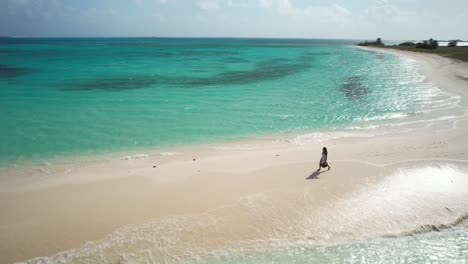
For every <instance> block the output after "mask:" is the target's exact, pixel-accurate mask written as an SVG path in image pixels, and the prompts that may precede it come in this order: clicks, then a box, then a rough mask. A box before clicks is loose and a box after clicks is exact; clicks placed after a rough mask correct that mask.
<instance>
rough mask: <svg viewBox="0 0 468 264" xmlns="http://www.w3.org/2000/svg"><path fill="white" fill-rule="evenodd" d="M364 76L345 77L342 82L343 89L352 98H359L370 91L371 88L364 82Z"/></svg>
mask: <svg viewBox="0 0 468 264" xmlns="http://www.w3.org/2000/svg"><path fill="white" fill-rule="evenodd" d="M363 81H364V78H363V77H362V76H352V77H348V78H345V79H344V80H343V83H342V84H341V91H342V92H343V93H344V94H345V95H346V97H347V98H350V99H359V98H362V97H365V96H366V95H367V94H368V93H369V88H367V86H366V85H365V84H364V83H363Z"/></svg>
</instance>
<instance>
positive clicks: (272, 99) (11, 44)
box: [0, 38, 446, 162]
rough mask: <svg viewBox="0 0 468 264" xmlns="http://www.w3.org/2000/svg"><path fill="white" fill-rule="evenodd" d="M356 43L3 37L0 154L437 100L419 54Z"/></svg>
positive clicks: (173, 138)
mask: <svg viewBox="0 0 468 264" xmlns="http://www.w3.org/2000/svg"><path fill="white" fill-rule="evenodd" d="M350 43H351V42H349V41H336V40H335V41H332V40H330V41H327V40H287V39H284V40H277V39H263V40H259V39H158V38H147V39H124V38H122V39H119V38H114V39H9V38H6V39H0V61H1V65H0V105H1V107H0V123H1V124H2V129H1V130H0V161H2V162H5V161H8V162H12V161H20V160H28V159H33V158H39V157H46V158H47V157H55V156H63V155H83V154H84V155H87V154H94V153H105V152H109V151H121V150H132V149H138V148H145V147H161V146H173V145H178V144H190V143H203V142H210V141H214V140H230V139H240V138H245V137H251V136H258V135H264V134H272V133H281V132H291V131H305V130H314V129H319V128H329V127H346V126H349V125H351V124H353V122H362V121H366V122H372V121H373V120H374V121H375V120H386V119H387V118H390V119H392V118H395V117H401V116H406V115H411V114H413V113H415V112H417V111H418V110H420V109H423V108H425V107H426V106H427V104H428V103H430V102H431V100H433V98H434V97H437V96H439V94H438V91H437V89H434V88H433V87H431V85H430V84H428V83H425V82H424V78H423V77H422V76H421V75H419V73H418V72H417V70H416V67H415V62H414V61H411V60H407V59H403V58H400V57H397V56H394V55H387V54H379V53H371V52H366V51H362V50H359V49H356V48H355V47H352V46H348V45H347V44H350ZM422 88H424V89H422ZM444 100H445V99H443V102H446V101H444Z"/></svg>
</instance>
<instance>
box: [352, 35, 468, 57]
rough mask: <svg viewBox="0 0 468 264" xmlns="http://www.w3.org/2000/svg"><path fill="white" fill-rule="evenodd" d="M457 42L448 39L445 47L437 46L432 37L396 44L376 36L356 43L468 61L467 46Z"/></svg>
mask: <svg viewBox="0 0 468 264" xmlns="http://www.w3.org/2000/svg"><path fill="white" fill-rule="evenodd" d="M457 42H458V41H457V40H453V41H450V42H449V45H448V46H446V47H441V46H439V44H438V41H437V40H433V39H429V40H428V41H423V42H418V43H413V42H403V43H400V44H398V45H385V44H384V43H382V41H381V39H380V38H378V39H377V40H376V41H372V42H369V41H365V42H362V43H359V44H357V45H358V46H369V47H378V48H388V49H397V50H407V51H413V52H423V53H431V54H437V55H440V56H445V57H449V58H453V59H458V60H462V61H466V62H468V46H457Z"/></svg>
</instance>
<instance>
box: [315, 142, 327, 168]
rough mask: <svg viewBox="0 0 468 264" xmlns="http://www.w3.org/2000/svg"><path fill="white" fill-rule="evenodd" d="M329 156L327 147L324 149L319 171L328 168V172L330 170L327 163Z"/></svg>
mask: <svg viewBox="0 0 468 264" xmlns="http://www.w3.org/2000/svg"><path fill="white" fill-rule="evenodd" d="M327 155H328V150H327V148H326V147H323V148H322V158H321V159H320V162H319V168H318V170H317V171H320V169H321V168H325V167H328V170H330V166H329V165H328V163H327Z"/></svg>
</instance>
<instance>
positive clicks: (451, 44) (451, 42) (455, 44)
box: [447, 40, 458, 47]
mask: <svg viewBox="0 0 468 264" xmlns="http://www.w3.org/2000/svg"><path fill="white" fill-rule="evenodd" d="M457 42H458V41H456V40H451V41H449V43H448V45H447V46H448V47H456V46H457Z"/></svg>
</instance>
